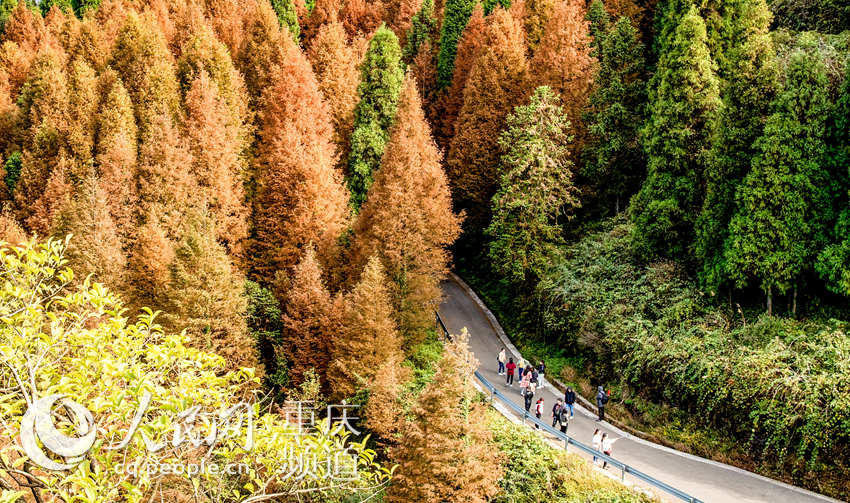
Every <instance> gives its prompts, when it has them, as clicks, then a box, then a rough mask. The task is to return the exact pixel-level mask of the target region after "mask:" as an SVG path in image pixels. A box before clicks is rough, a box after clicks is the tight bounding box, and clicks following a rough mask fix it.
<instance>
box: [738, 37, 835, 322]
mask: <svg viewBox="0 0 850 503" xmlns="http://www.w3.org/2000/svg"><path fill="white" fill-rule="evenodd" d="M828 85H829V83H828V78H827V74H826V67H825V65H824V63H823V61H822V60H821V59H820V58H819V57H818V56H816V55H811V54H806V53H804V52H797V53H795V54H793V55H792V57H791V62H790V65H789V67H788V70H787V82H786V84H785V90H784V91H783V92H782V93H781V94H780V95H779V96H778V97H777V99H776V102H775V105H774V112H773V114H772V115H771V116H770V117H769V118H768V120H767V123H766V124H765V127H764V135H763V136H762V137H761V138H759V140H758V142H757V143H756V148H757V153H756V157H754V158H753V161H752V170H751V171H750V173H749V174H748V175H747V177H746V178H745V179H744V184H743V185H742V186H741V187H740V188H739V189H738V194H737V197H736V200H737V203H738V212H737V213H736V214H735V216H734V217H733V218H732V222H731V224H730V229H729V240H730V242H729V248H728V250H727V252H726V260H727V261H728V266H727V267H728V268H729V274H730V276H731V278H732V280H734V281H735V283H736V285H738V286H743V285H745V284H747V283H750V282H751V281H755V282H757V284H758V285H759V286H760V287H761V288H762V290H764V292H765V294H766V295H767V312H768V314H772V311H773V292H774V290H777V291H779V292H780V293H784V292H786V291H788V290H789V289H790V288H796V286H797V283H798V281H799V280H800V276H801V275H802V274H803V273H804V272H805V271H807V270H808V269H810V267H811V264H812V262H813V260H814V258H815V257H816V256H817V253H818V251H819V250H820V249H821V245H822V244H823V233H824V231H825V229H824V228H823V227H824V222H823V219H824V211H825V210H826V206H827V204H828V197H829V191H828V187H829V184H828V181H829V179H828V174H827V173H828V172H827V170H826V169H825V168H824V166H823V163H824V156H825V153H826V144H825V142H824V137H825V124H826V117H827V116H828V114H829V111H830V109H829V107H830V105H829V101H828V99H829V96H828Z"/></svg>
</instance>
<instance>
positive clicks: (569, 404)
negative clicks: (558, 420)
mask: <svg viewBox="0 0 850 503" xmlns="http://www.w3.org/2000/svg"><path fill="white" fill-rule="evenodd" d="M575 403H576V392H575V391H573V388H572V387H571V386H567V391H565V392H564V408H565V409H567V408H568V409H570V417H573V406H574V405H575Z"/></svg>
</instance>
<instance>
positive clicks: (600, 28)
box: [586, 0, 611, 59]
mask: <svg viewBox="0 0 850 503" xmlns="http://www.w3.org/2000/svg"><path fill="white" fill-rule="evenodd" d="M586 17H587V20H588V21H589V22H590V36H591V41H590V46H591V47H592V48H593V50H592V51H591V55H592V56H593V57H594V58H596V59H601V52H602V50H601V48H602V41H603V39H604V38H605V35H606V34H607V33H608V30H609V29H610V27H611V26H610V25H611V16H609V15H608V11H607V10H605V4H603V3H602V0H593V2H591V4H590V5H589V6H588V7H587V16H586Z"/></svg>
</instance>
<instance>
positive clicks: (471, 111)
mask: <svg viewBox="0 0 850 503" xmlns="http://www.w3.org/2000/svg"><path fill="white" fill-rule="evenodd" d="M484 45H485V47H484V48H482V49H481V54H480V55H479V57H478V58H476V59H475V62H474V63H473V65H472V69H471V70H470V73H469V77H468V79H467V82H466V87H465V88H464V92H463V95H464V101H463V106H462V107H461V110H460V115H459V116H458V119H457V122H456V124H455V135H454V138H453V140H452V143H451V148H450V149H449V154H448V158H447V163H446V164H447V172H448V175H449V178H450V179H451V181H452V190H453V195H454V198H455V202H456V208H457V209H462V210H466V211H467V227H468V228H470V230H473V231H477V230H480V229H481V228H482V227H483V226H484V225H486V224H487V221H488V219H489V204H490V199H491V198H492V197H493V194H494V193H495V192H496V187H497V184H498V182H499V180H498V176H497V168H498V162H499V154H500V152H499V145H498V137H499V133H501V131H502V129H504V126H505V119H506V117H507V115H508V114H509V113H510V112H511V111H512V110H513V108H514V106H516V105H517V104H518V103H521V102H523V101H524V98H525V93H524V92H523V89H524V88H525V79H526V74H527V71H528V61H527V60H526V57H525V52H526V48H525V34H524V32H523V29H522V26H521V24H520V21H519V20H517V19H516V17H514V16H513V15H512V14H511V13H510V12H508V11H506V10H503V9H497V10H495V11H494V12H493V13H492V14H490V16H489V18H488V26H487V32H486V35H485V41H484Z"/></svg>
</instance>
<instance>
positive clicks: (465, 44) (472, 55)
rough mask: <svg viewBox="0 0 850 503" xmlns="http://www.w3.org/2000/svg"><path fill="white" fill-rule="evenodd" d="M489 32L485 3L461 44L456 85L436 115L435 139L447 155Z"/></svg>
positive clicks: (477, 8)
mask: <svg viewBox="0 0 850 503" xmlns="http://www.w3.org/2000/svg"><path fill="white" fill-rule="evenodd" d="M485 30H486V26H485V24H484V9H483V8H482V6H481V4H476V5H475V9H473V11H472V17H470V18H469V23H467V24H466V28H464V30H463V34H462V35H461V37H460V42H459V43H458V45H457V58H456V59H455V70H454V73H453V74H452V84H451V86H449V88H448V90H447V91H446V94H444V95H443V97H442V99H441V100H442V104H443V106H442V107H441V108H442V113H440V114H436V115H435V119H436V121H437V122H438V123H439V126H437V128H436V131H435V134H434V136H435V137H436V140H437V143H438V144H439V145H440V147H441V148H442V149H443V151H444V152H448V150H449V146H450V145H451V141H452V138H454V134H455V122H456V121H457V116H458V114H459V113H460V109H461V107H463V90H464V89H465V88H466V80H467V79H468V78H469V72H470V70H472V65H473V63H475V60H476V59H477V58H478V56H479V54H480V53H481V48H482V47H484V36H485Z"/></svg>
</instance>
